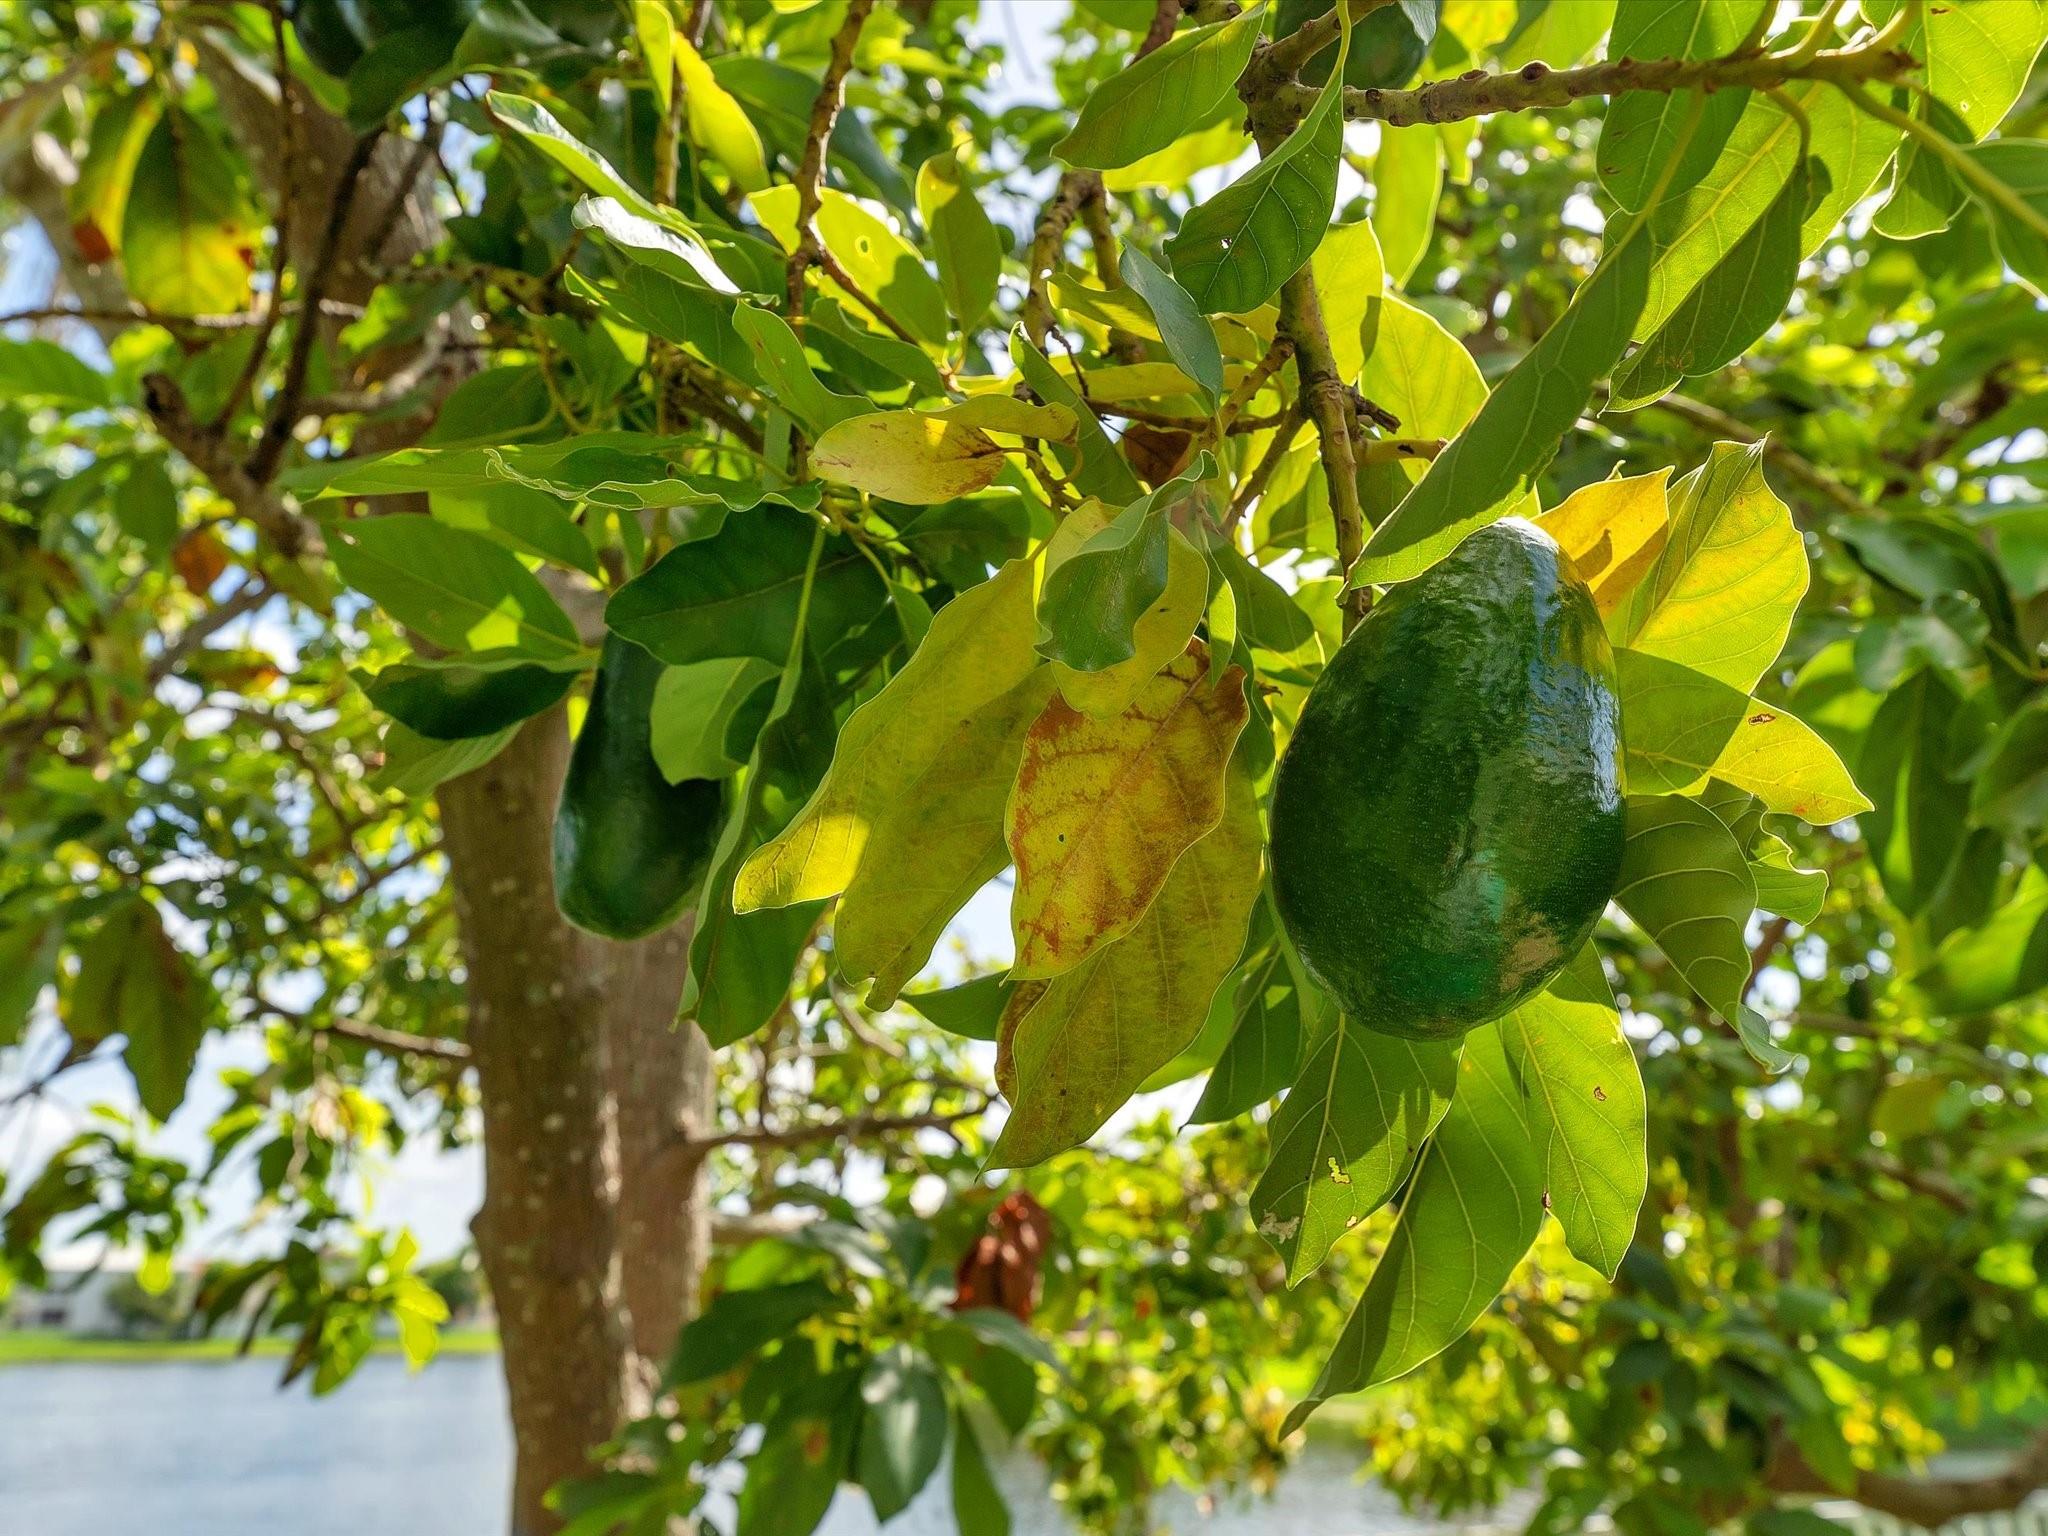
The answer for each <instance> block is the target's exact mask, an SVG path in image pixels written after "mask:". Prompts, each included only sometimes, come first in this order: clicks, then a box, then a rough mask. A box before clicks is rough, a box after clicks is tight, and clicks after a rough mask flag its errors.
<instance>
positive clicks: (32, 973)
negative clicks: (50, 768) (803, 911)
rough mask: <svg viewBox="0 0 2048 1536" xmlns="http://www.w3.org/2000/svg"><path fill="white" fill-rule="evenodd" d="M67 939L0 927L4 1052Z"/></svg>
mask: <svg viewBox="0 0 2048 1536" xmlns="http://www.w3.org/2000/svg"><path fill="white" fill-rule="evenodd" d="M63 939H64V925H63V924H62V923H60V922H58V921H57V920H56V919H55V918H54V917H45V918H41V919H38V920H36V921H32V922H23V923H16V924H14V925H12V926H10V927H6V928H0V1050H5V1049H6V1048H8V1047H9V1046H13V1045H17V1044H19V1043H20V1041H21V1037H22V1034H23V1033H24V1031H25V1030H26V1029H27V1027H28V1021H29V1015H30V1014H31V1013H32V1012H33V1011H34V1009H35V1005H36V999H38V998H39V997H41V996H42V995H43V988H44V987H47V986H49V985H50V984H51V983H53V982H54V981H55V980H56V979H57V951H58V948H59V946H60V945H61V944H62V942H63ZM990 1038H991V1039H993V1038H994V1035H993V1033H991V1035H990Z"/></svg>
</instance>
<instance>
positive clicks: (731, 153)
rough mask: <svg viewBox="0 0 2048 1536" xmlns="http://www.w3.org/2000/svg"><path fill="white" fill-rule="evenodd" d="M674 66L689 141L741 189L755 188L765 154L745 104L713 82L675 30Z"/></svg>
mask: <svg viewBox="0 0 2048 1536" xmlns="http://www.w3.org/2000/svg"><path fill="white" fill-rule="evenodd" d="M675 66H676V73H677V75H679V76H680V77H681V80H682V87H683V111H684V113H685V114H686V116H687V117H688V119H689V128H690V142H691V143H693V144H695V145H696V146H697V147H698V148H699V149H701V150H703V151H704V153H706V154H707V155H709V156H711V158H712V159H714V160H716V161H717V162H718V163H719V164H720V165H722V166H724V167H725V169H726V172H727V174H729V175H730V176H731V177H732V181H733V185H734V186H736V187H738V188H739V189H740V190H741V191H742V192H759V191H761V190H762V189H763V188H765V187H766V186H767V185H768V160H767V157H766V155H765V154H763V152H762V149H761V135H760V134H759V133H758V132H756V131H755V129H754V125H753V123H752V122H751V121H750V120H749V119H748V117H747V113H746V109H745V108H743V107H742V106H741V105H740V104H739V102H738V101H737V100H736V99H735V98H734V97H733V94H732V92H730V91H728V90H727V89H726V88H725V87H724V86H722V85H720V84H719V83H718V76H716V75H714V74H713V73H712V72H711V66H710V65H708V64H706V63H705V62H704V57H703V55H702V54H700V53H698V52H697V50H696V48H695V47H694V46H693V45H692V44H691V42H690V40H689V38H688V37H685V36H683V35H682V34H680V33H678V34H676V37H675Z"/></svg>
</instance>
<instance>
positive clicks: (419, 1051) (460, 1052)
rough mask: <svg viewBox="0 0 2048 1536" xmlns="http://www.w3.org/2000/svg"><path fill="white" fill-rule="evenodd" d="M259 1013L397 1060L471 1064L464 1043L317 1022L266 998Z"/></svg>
mask: <svg viewBox="0 0 2048 1536" xmlns="http://www.w3.org/2000/svg"><path fill="white" fill-rule="evenodd" d="M256 1006H257V1010H258V1011H259V1012H261V1013H266V1014H269V1015H270V1016H271V1017H273V1018H278V1019H283V1020H284V1021H285V1022H286V1023H287V1024H295V1025H297V1026H299V1027H300V1028H302V1029H306V1030H310V1031H311V1032H312V1033H313V1034H315V1035H333V1036H334V1037H335V1038H336V1039H338V1040H353V1041H354V1042H355V1043H356V1044H358V1045H367V1046H370V1047H372V1048H374V1049H376V1050H380V1051H383V1052H385V1053H387V1054H389V1055H393V1056H425V1057H429V1058H431V1059H433V1060H436V1061H461V1062H466V1061H468V1060H469V1047H468V1046H467V1045H465V1044H464V1043H463V1042H462V1041H460V1040H444V1039H441V1038H439V1037H437V1036H434V1035H415V1034H412V1033H410V1032H409V1031H406V1030H402V1029H385V1028H384V1027H383V1026H382V1025H378V1024H359V1023H357V1022H355V1021H354V1020H352V1019H315V1018H314V1017H312V1015H310V1014H306V1013H301V1012H299V1011H298V1010H297V1009H295V1008H286V1007H284V1006H282V1005H281V1004H278V1003H273V1002H271V1001H269V1000H268V999H266V998H261V997H259V998H258V999H256Z"/></svg>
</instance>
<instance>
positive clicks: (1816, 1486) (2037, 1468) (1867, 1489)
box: [1764, 1429, 2048, 1531]
mask: <svg viewBox="0 0 2048 1536" xmlns="http://www.w3.org/2000/svg"><path fill="white" fill-rule="evenodd" d="M1764 1480H1765V1482H1766V1483H1767V1484H1768V1485H1769V1486H1770V1487H1771V1488H1772V1489H1774V1490H1776V1491H1777V1492H1779V1493H1841V1492H1842V1491H1843V1490H1841V1489H1839V1488H1837V1487H1835V1486H1834V1485H1833V1484H1831V1483H1829V1482H1828V1480H1827V1479H1826V1478H1824V1477H1822V1476H1821V1475H1820V1474H1819V1473H1818V1472H1816V1471H1815V1470H1814V1469H1813V1467H1812V1466H1811V1465H1810V1464H1809V1463H1808V1462H1807V1460H1806V1458H1805V1457H1804V1456H1802V1455H1800V1453H1799V1452H1798V1450H1797V1449H1796V1448H1795V1447H1793V1446H1792V1445H1790V1444H1787V1443H1783V1442H1781V1443H1780V1444H1779V1446H1778V1448H1777V1454H1776V1455H1775V1456H1774V1457H1773V1458H1772V1460H1771V1465H1770V1466H1769V1468H1768V1469H1767V1470H1766V1471H1765V1474H1764ZM2042 1488H2048V1429H2043V1430H2040V1431H2037V1432H2036V1433H2035V1435H2034V1438H2033V1439H2031V1440H2029V1441H2028V1442H2027V1443H2026V1445H2025V1446H2024V1447H2022V1448H2021V1450H2020V1451H2019V1452H2018V1453H2017V1454H2016V1455H2015V1456H2014V1457H2013V1459H2012V1460H2011V1461H2010V1462H2008V1463H2007V1464H2006V1466H2005V1467H2004V1468H2003V1469H2002V1470H2000V1471H1998V1472H1994V1473H1992V1474H1991V1475H1989V1476H1988V1477H1900V1476H1898V1475H1897V1474H1895V1473H1889V1472H1858V1473H1857V1474H1856V1483H1855V1486H1854V1487H1853V1488H1851V1489H1849V1490H1848V1496H1849V1497H1850V1498H1852V1499H1854V1500H1855V1501H1856V1502H1857V1503H1858V1504H1861V1505H1862V1506H1863V1507H1864V1508H1865V1509H1872V1510H1876V1511H1877V1512H1878V1513H1879V1514H1885V1515H1890V1516H1891V1517H1892V1518H1893V1519H1895V1520H1903V1521H1905V1522H1906V1523H1907V1524H1909V1525H1917V1526H1920V1527H1922V1528H1924V1529H1926V1530H1930V1531H1931V1530H1934V1529H1936V1528H1937V1527H1940V1526H1944V1525H1947V1524H1948V1523H1949V1522H1950V1521H1952V1520H1960V1519H1962V1518H1963V1517H1964V1516H1966V1515H1991V1514H1998V1513H2001V1512H2002V1511H2005V1510H2010V1509H2017V1508H2018V1507H2019V1506H2020V1505H2021V1504H2024V1503H2025V1502H2026V1501H2027V1499H2028V1498H2030V1497H2031V1496H2032V1495H2033V1494H2034V1493H2036V1492H2038V1491H2039V1490H2040V1489H2042Z"/></svg>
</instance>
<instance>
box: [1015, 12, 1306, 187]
mask: <svg viewBox="0 0 2048 1536" xmlns="http://www.w3.org/2000/svg"><path fill="white" fill-rule="evenodd" d="M1265 24H1266V16H1265V12H1264V11H1263V10H1261V9H1260V8H1258V7H1256V6H1254V7H1253V8H1251V9H1250V10H1248V11H1246V12H1245V13H1244V14H1243V15H1241V16H1237V17H1235V18H1233V19H1231V20H1229V21H1223V22H1217V23H1216V24H1214V25H1213V26H1207V27H1195V28H1192V29H1190V30H1189V31H1186V32H1182V33H1180V34H1178V35H1177V36H1175V37H1172V38H1169V39H1168V40H1167V41H1166V42H1165V43H1164V44H1162V45H1161V46H1160V47H1158V48H1155V49H1153V50H1152V52H1150V53H1148V54H1146V55H1145V57H1143V58H1142V59H1138V60H1136V61H1135V62H1134V63H1132V64H1131V65H1129V66H1128V67H1127V68H1125V69H1122V70H1119V71H1118V72H1117V73H1115V74H1113V75H1111V76H1110V77H1109V78H1108V79H1107V80H1105V81H1104V82H1103V83H1102V84H1101V85H1100V86H1098V87H1097V88H1096V89H1094V90H1093V91H1091V92H1089V94H1088V98H1087V100H1086V101H1084V102H1083V103H1082V105H1081V113H1080V116H1079V117H1078V118H1077V119H1076V120H1075V122H1074V126H1073V129H1072V131H1070V132H1069V133H1068V134H1067V136H1066V137H1065V138H1063V139H1061V140H1060V141H1059V143H1057V144H1055V145H1054V146H1053V151H1052V152H1053V153H1054V154H1055V155H1057V156H1059V158H1060V159H1062V160H1064V161H1066V163H1067V164H1068V165H1078V166H1084V167H1087V168H1090V169H1093V170H1098V171H1106V170H1112V169H1114V168H1116V167H1118V166H1123V165H1129V164H1131V163H1132V162H1133V161H1135V160H1137V159H1139V158H1141V157H1143V156H1145V155H1150V154H1153V153H1155V152H1156V151H1159V150H1163V149H1165V148H1167V147H1168V146H1169V145H1171V144H1172V143H1173V142H1174V141H1175V140H1176V139H1178V138H1179V137H1180V136H1181V135H1182V134H1184V133H1187V132H1189V131H1190V130H1192V129H1195V128H1198V127H1200V126H1201V125H1202V124H1204V123H1206V122H1207V121H1208V120H1209V116H1210V114H1211V113H1212V112H1214V111H1215V110H1216V108H1217V106H1218V104H1219V103H1225V102H1228V101H1229V99H1230V95H1231V87H1232V86H1234V85H1236V84H1237V77H1238V76H1239V75H1241V74H1243V73H1244V66H1245V63H1246V61H1248V60H1249V59H1250V58H1251V56H1252V48H1253V46H1254V45H1255V44H1256V43H1257V42H1258V40H1259V32H1260V30H1261V29H1262V28H1263V27H1264V26H1265ZM1327 217H1328V216H1327V215H1325V220H1326V221H1327Z"/></svg>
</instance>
